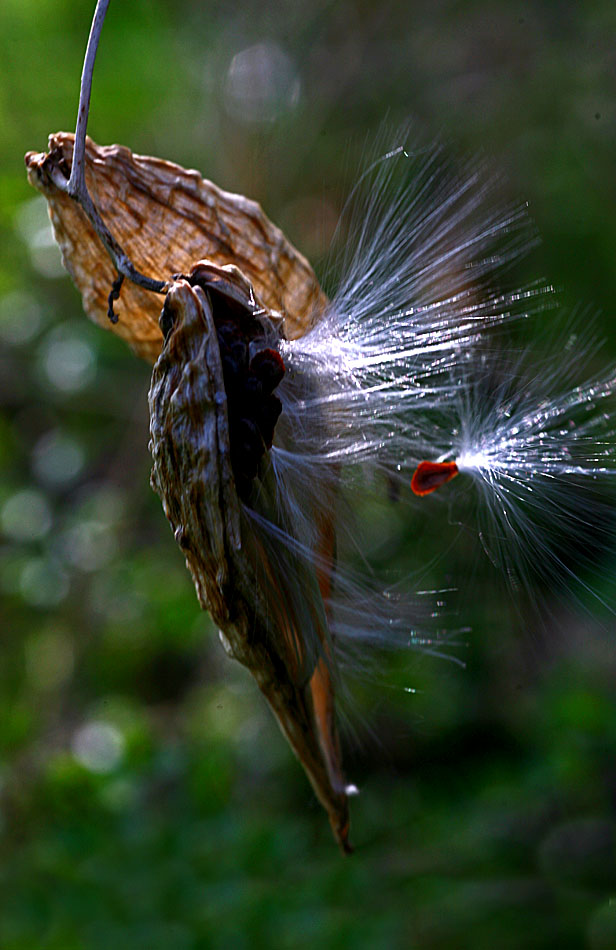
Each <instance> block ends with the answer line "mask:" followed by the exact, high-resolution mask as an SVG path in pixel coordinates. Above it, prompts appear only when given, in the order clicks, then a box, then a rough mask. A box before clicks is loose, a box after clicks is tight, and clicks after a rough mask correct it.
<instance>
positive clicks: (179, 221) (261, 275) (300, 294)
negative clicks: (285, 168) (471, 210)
mask: <svg viewBox="0 0 616 950" xmlns="http://www.w3.org/2000/svg"><path fill="white" fill-rule="evenodd" d="M73 143H74V136H73V135H72V134H70V133H67V132H57V133H55V134H54V135H50V137H49V151H48V152H47V153H45V152H28V153H27V155H26V166H27V168H28V178H29V180H30V182H31V184H32V185H34V186H35V187H36V188H37V189H38V190H39V191H41V192H42V193H43V195H44V196H45V198H46V199H47V202H48V205H49V213H50V217H51V221H52V225H53V229H54V234H55V238H56V241H57V242H58V244H59V246H60V249H61V251H62V258H63V261H64V265H65V267H66V269H67V270H68V272H69V273H70V275H71V277H72V279H73V281H74V282H75V284H76V286H77V288H78V289H79V291H80V293H81V295H82V298H83V306H84V309H85V311H86V313H87V314H88V316H89V317H90V318H91V319H92V320H94V321H95V322H96V323H98V324H100V325H101V326H103V327H105V328H106V329H112V330H113V331H114V332H115V333H117V334H118V335H119V336H121V337H122V338H123V339H124V340H126V342H127V343H129V345H130V346H131V347H132V348H133V350H134V351H135V352H136V353H137V354H138V355H139V356H141V357H143V358H144V359H146V360H148V361H149V362H151V363H154V361H155V360H156V358H157V357H158V355H159V353H160V351H161V347H162V336H161V332H160V329H159V326H158V318H159V315H160V311H161V307H162V297H161V296H160V295H158V294H154V293H151V292H150V291H146V290H143V289H142V288H141V287H138V286H136V285H134V284H131V283H129V282H128V281H125V282H124V286H123V287H122V293H121V297H120V301H119V303H118V304H117V305H116V307H115V310H116V313H117V314H118V317H119V321H118V323H117V324H116V325H113V326H112V324H111V323H110V321H109V318H108V316H107V302H108V297H109V291H110V290H111V285H112V282H113V280H114V279H115V277H116V272H115V268H114V266H113V264H112V262H111V260H110V259H109V256H108V254H107V252H106V251H105V249H104V248H103V245H102V244H101V242H100V240H99V238H98V237H97V235H96V234H95V232H94V230H93V228H92V226H91V224H90V222H89V221H88V220H87V218H86V216H85V214H84V213H83V211H82V210H81V208H80V207H79V206H78V205H77V204H76V202H75V201H73V199H72V198H70V197H69V196H68V195H67V194H65V193H64V192H62V191H61V190H60V189H59V188H57V187H56V185H55V184H54V181H53V178H54V177H56V180H57V176H58V174H61V175H63V177H67V176H68V173H69V172H70V167H71V161H72V156H73ZM86 183H87V186H88V190H89V192H90V194H91V196H92V199H93V201H94V203H95V205H96V207H97V209H98V211H99V212H100V214H101V216H102V218H103V220H104V221H105V224H106V225H107V227H108V228H109V230H110V231H111V233H112V235H113V236H114V238H115V239H116V240H117V241H118V242H119V244H120V245H121V247H122V248H123V250H124V252H125V253H126V254H127V255H128V257H129V258H130V259H131V260H132V262H133V264H134V265H135V267H137V269H138V270H140V271H141V272H142V273H144V274H146V275H147V276H149V277H153V278H155V279H158V280H168V279H169V278H171V276H172V275H173V274H181V273H185V272H187V271H188V270H189V269H190V267H191V266H192V265H193V264H194V262H195V261H197V260H203V259H207V260H210V261H212V262H213V263H215V264H218V265H225V264H234V265H235V266H237V267H239V268H240V270H241V271H242V272H243V273H244V274H245V276H246V277H247V278H248V279H249V280H250V282H251V284H252V285H253V287H254V289H255V292H256V294H257V295H258V297H259V299H260V300H261V301H262V302H263V304H264V305H265V306H266V307H267V308H268V309H269V310H270V311H276V312H278V313H280V314H281V316H282V317H283V318H284V330H285V334H286V336H287V337H289V338H290V339H293V338H296V337H298V336H301V335H302V334H303V333H305V332H306V331H307V330H308V329H309V328H310V326H312V325H313V324H314V323H315V322H316V321H317V320H318V319H319V318H320V315H321V314H322V312H323V310H324V309H325V307H326V306H327V297H326V296H325V294H324V293H323V291H322V290H321V288H320V286H319V283H318V281H317V278H316V276H315V274H314V271H313V270H312V268H311V266H310V264H309V263H308V261H307V260H306V258H305V257H304V256H303V255H302V254H300V253H299V251H297V250H296V249H295V248H294V247H293V245H292V244H291V243H290V242H289V241H287V239H286V238H285V236H284V234H283V233H282V231H281V230H280V229H279V228H277V227H276V226H275V225H274V224H272V222H271V221H269V219H268V218H267V217H266V216H265V214H264V213H263V211H262V210H261V207H260V205H259V204H257V203H256V202H255V201H251V200H249V199H248V198H244V197H243V196H242V195H236V194H232V193H231V192H227V191H223V190H222V189H220V188H218V187H217V186H216V185H214V184H212V182H210V181H207V180H206V179H204V178H202V177H201V175H200V173H199V172H198V171H195V170H188V169H185V168H182V167H181V166H180V165H176V164H174V163H173V162H167V161H165V160H163V159H160V158H153V157H151V156H149V155H133V153H132V152H131V151H130V150H129V149H128V148H125V147H124V146H121V145H109V146H103V147H101V146H99V145H96V143H95V142H93V141H92V140H91V139H87V142H86Z"/></svg>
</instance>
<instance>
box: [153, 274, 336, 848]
mask: <svg viewBox="0 0 616 950" xmlns="http://www.w3.org/2000/svg"><path fill="white" fill-rule="evenodd" d="M161 322H162V323H163V325H164V326H165V330H166V332H165V343H164V348H163V351H162V353H161V355H160V357H159V358H158V360H157V362H156V365H155V366H154V370H153V374H152V386H151V390H150V397H149V402H150V432H151V442H150V449H151V452H152V457H153V461H154V466H153V470H152V485H153V487H154V489H155V490H156V491H157V492H158V494H159V495H160V496H161V498H162V500H163V507H164V510H165V514H166V515H167V518H168V519H169V521H170V523H171V526H172V528H173V530H174V533H175V537H176V539H177V541H178V543H179V545H180V547H181V548H182V550H183V551H184V553H185V555H186V564H187V566H188V568H189V570H190V571H191V573H192V576H193V578H194V582H195V586H196V589H197V593H198V596H199V600H200V602H201V604H202V606H203V607H204V608H207V609H208V610H209V611H210V613H211V615H212V617H213V619H214V621H215V623H216V624H217V625H218V627H219V628H220V631H221V634H222V638H223V643H224V645H225V647H226V649H227V651H228V652H229V654H230V655H231V656H233V657H235V659H237V660H239V662H240V663H242V664H243V665H244V666H246V667H247V668H248V669H249V670H250V672H251V673H252V674H253V676H254V677H255V679H256V681H257V683H258V685H259V688H260V689H261V691H262V692H263V693H264V695H265V696H266V698H267V700H268V702H269V704H270V706H271V708H272V709H273V711H274V713H275V715H276V717H277V719H278V722H279V724H280V726H281V729H282V731H283V733H284V734H285V736H286V737H287V739H288V741H289V742H290V744H291V746H292V748H293V750H294V752H295V754H296V755H297V757H298V758H299V760H300V762H301V763H302V765H303V766H304V769H305V770H306V773H307V775H308V778H309V779H310V782H311V783H312V786H313V788H314V790H315V792H316V794H317V797H318V798H319V800H320V801H321V803H322V804H323V806H324V808H325V809H326V811H327V813H328V816H329V819H330V822H331V825H332V829H333V831H334V835H335V837H336V839H337V841H338V843H339V844H340V846H341V847H342V849H343V850H344V851H349V850H350V845H349V843H348V823H349V818H348V802H347V794H348V792H349V791H350V789H348V788H347V787H346V786H345V785H344V781H343V778H342V771H341V765H340V750H339V745H338V738H337V733H336V728H335V723H334V688H333V681H334V678H335V667H334V663H333V659H332V655H333V654H332V650H331V644H330V642H329V632H328V627H327V605H326V588H327V583H326V582H325V580H324V578H323V577H322V576H320V573H321V574H322V573H323V572H322V567H321V571H320V569H319V567H318V566H317V564H316V563H315V564H314V565H307V564H306V563H305V562H304V561H303V560H301V559H299V558H297V559H294V563H292V564H289V565H288V568H289V569H288V570H282V571H281V570H280V562H278V563H272V562H271V558H270V554H269V553H268V547H267V541H266V539H265V538H262V537H261V536H260V535H259V533H258V532H256V531H255V530H254V525H252V524H251V522H250V516H251V512H252V511H253V510H254V512H256V514H257V515H264V516H267V517H268V518H272V519H273V522H272V525H273V527H277V528H278V530H284V529H285V525H284V524H282V523H281V524H278V525H276V523H275V519H276V515H275V514H272V511H271V509H268V508H267V507H265V508H264V507H263V506H264V505H266V501H264V499H267V497H268V493H270V492H271V487H272V486H271V484H270V482H271V480H272V478H273V474H272V472H271V465H270V462H269V453H268V452H267V446H266V445H265V444H263V446H262V452H261V453H260V455H259V456H258V457H257V458H256V460H255V472H256V471H258V476H257V475H255V476H254V477H255V478H256V479H257V481H258V490H256V491H255V492H254V493H253V494H252V495H251V492H250V480H247V476H246V472H245V470H242V471H241V473H240V474H238V471H237V465H238V463H237V461H236V459H237V449H238V447H237V445H236V444H234V440H235V441H236V442H237V440H238V439H239V438H240V434H239V430H238V427H237V422H236V419H235V415H236V413H237V412H238V411H239V410H238V408H237V407H238V406H241V404H242V403H241V399H235V400H234V406H233V407H232V406H231V400H232V398H233V397H234V395H235V394H234V391H233V387H235V386H241V385H242V384H243V383H242V374H241V373H240V372H238V374H237V378H236V377H234V378H233V382H232V383H230V382H229V377H227V379H225V372H224V369H223V361H222V356H221V353H222V352H223V351H224V350H225V349H228V348H229V341H230V340H232V341H234V344H235V345H237V344H238V343H241V342H243V343H244V344H245V347H246V349H247V350H250V351H252V352H253V353H254V355H253V357H252V364H255V365H256V366H257V368H265V367H266V366H267V365H268V364H271V366H272V367H273V368H274V370H275V371H276V372H275V373H274V376H273V377H272V373H270V374H269V377H268V389H269V390H270V391H268V392H267V393H265V394H264V395H263V397H262V398H263V399H265V400H267V399H272V398H275V394H273V393H272V390H275V387H276V385H277V382H279V381H280V379H281V378H282V374H283V373H284V366H283V365H282V359H281V358H280V356H278V352H277V344H278V342H279V341H280V338H281V337H280V334H281V326H280V321H276V320H271V319H270V318H269V317H268V316H267V313H266V312H265V311H264V309H263V307H262V305H261V304H260V302H259V301H257V300H256V299H255V295H254V293H253V292H252V291H251V290H248V291H247V289H246V282H245V280H244V279H243V278H242V275H241V274H239V273H238V272H237V271H235V270H234V269H229V268H226V269H223V268H220V269H217V268H215V267H212V265H210V264H201V265H197V266H196V267H195V268H194V269H193V270H192V271H191V273H190V275H189V276H188V277H187V279H180V280H178V281H176V282H175V283H174V284H173V285H172V286H171V289H170V290H169V291H168V294H167V297H166V300H165V306H164V310H163V315H162V318H161ZM221 337H222V338H224V339H223V343H222V346H221ZM238 350H239V347H238ZM240 362H241V363H242V366H243V370H244V378H248V374H249V372H250V369H249V367H248V361H247V359H246V358H245V354H244V358H242V354H241V353H240ZM270 369H271V367H270ZM270 377H272V378H270ZM272 383H273V384H272ZM253 403H254V399H253ZM257 405H258V403H257ZM241 411H242V412H244V411H247V410H244V409H242V410H241ZM255 431H256V427H255ZM257 435H258V432H257ZM240 450H241V446H240ZM240 454H241V452H240ZM241 486H243V491H242V494H243V496H244V500H243V501H241V500H240V497H239V492H240V487H241ZM282 556H283V557H284V556H285V555H284V554H282ZM286 557H287V558H289V559H293V555H292V554H288V553H287V554H286ZM328 563H330V565H331V567H333V562H331V561H330V562H328ZM328 580H329V579H328ZM298 581H299V583H298ZM307 627H308V629H306V628H307Z"/></svg>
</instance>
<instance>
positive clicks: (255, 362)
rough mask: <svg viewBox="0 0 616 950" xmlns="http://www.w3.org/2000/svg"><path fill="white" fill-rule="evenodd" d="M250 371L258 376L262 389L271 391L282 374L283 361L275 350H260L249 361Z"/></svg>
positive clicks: (283, 370)
mask: <svg viewBox="0 0 616 950" xmlns="http://www.w3.org/2000/svg"><path fill="white" fill-rule="evenodd" d="M250 371H251V373H254V374H255V375H256V376H258V377H259V379H260V380H261V383H262V384H263V391H264V392H266V393H271V392H273V391H274V389H275V388H276V386H277V385H278V383H279V382H280V381H281V380H282V377H283V376H284V373H285V369H284V363H283V361H282V357H281V355H280V353H278V352H277V351H276V350H271V349H267V350H260V351H259V352H258V353H255V355H254V356H253V358H252V360H251V361H250Z"/></svg>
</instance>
